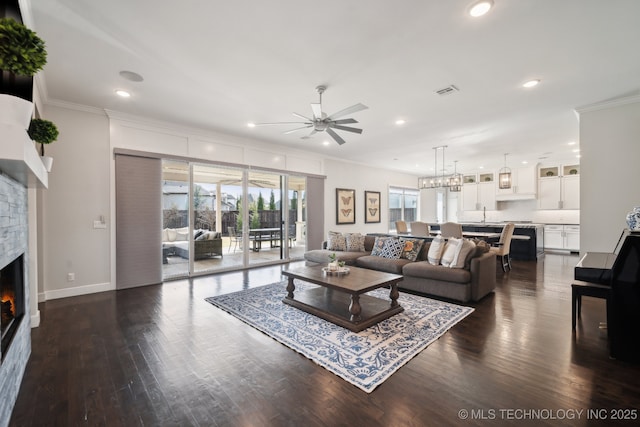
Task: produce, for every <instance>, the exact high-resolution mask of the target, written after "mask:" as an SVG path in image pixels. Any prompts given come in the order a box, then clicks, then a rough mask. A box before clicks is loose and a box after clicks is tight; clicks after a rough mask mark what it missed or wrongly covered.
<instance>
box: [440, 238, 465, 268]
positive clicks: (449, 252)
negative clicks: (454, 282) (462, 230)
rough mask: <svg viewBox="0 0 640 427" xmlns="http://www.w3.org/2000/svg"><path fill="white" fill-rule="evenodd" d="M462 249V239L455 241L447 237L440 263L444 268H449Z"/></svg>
mask: <svg viewBox="0 0 640 427" xmlns="http://www.w3.org/2000/svg"><path fill="white" fill-rule="evenodd" d="M461 248H462V239H456V238H455V237H449V239H448V240H447V244H446V245H445V247H444V253H443V254H442V259H441V260H440V263H441V264H442V265H444V266H445V267H449V266H451V263H452V262H453V260H454V259H456V258H457V256H458V254H459V253H460V249H461Z"/></svg>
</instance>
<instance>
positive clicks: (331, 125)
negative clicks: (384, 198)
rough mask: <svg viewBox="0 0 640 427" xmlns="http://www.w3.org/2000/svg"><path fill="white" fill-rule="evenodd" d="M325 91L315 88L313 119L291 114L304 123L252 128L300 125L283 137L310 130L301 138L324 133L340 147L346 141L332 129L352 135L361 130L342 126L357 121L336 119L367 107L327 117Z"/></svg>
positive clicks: (354, 106)
mask: <svg viewBox="0 0 640 427" xmlns="http://www.w3.org/2000/svg"><path fill="white" fill-rule="evenodd" d="M325 90H327V87H326V86H322V85H320V86H317V87H316V92H318V95H319V97H320V100H319V102H317V103H311V112H312V113H313V118H311V117H307V116H304V115H302V114H299V113H293V115H294V116H295V117H297V118H299V119H302V120H304V121H303V122H276V123H255V124H254V126H266V125H283V124H300V125H302V126H299V127H297V128H294V129H290V130H287V131H285V132H284V134H285V135H286V134H290V133H293V132H297V131H299V130H303V129H311V133H309V134H308V135H307V136H303V137H302V138H303V139H306V138H309V137H310V136H312V135H314V134H315V133H318V132H326V133H328V134H329V136H331V138H333V139H334V140H335V141H336V142H337V143H338V144H340V145H342V144H344V143H345V142H346V141H345V140H344V139H343V138H342V137H341V136H340V135H338V134H337V133H336V131H335V130H334V129H337V130H342V131H346V132H353V133H362V129H359V128H354V127H351V126H344V125H346V124H353V123H358V121H357V120H355V119H352V118H347V119H340V120H338V119H339V118H340V117H344V116H346V115H349V114H352V113H357V112H358V111H362V110H366V109H367V108H369V107H367V106H366V105H364V104H360V103H358V104H355V105H352V106H351V107H347V108H345V109H343V110H340V111H338V112H336V113H333V114H331V115H330V116H327V113H325V112H324V111H322V94H323V93H324V91H325Z"/></svg>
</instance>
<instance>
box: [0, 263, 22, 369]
mask: <svg viewBox="0 0 640 427" xmlns="http://www.w3.org/2000/svg"><path fill="white" fill-rule="evenodd" d="M23 258H24V255H20V256H19V257H18V258H16V259H15V260H13V261H11V262H10V263H9V264H7V266H5V267H4V268H3V269H2V270H0V303H1V306H2V321H1V322H0V325H1V328H0V330H1V331H2V357H3V358H4V355H5V354H6V351H7V349H8V348H9V345H10V344H11V338H13V335H14V334H15V331H16V330H17V329H18V325H19V324H20V320H22V317H23V316H24V310H25V307H24V281H23V277H24V271H23V270H24V261H23Z"/></svg>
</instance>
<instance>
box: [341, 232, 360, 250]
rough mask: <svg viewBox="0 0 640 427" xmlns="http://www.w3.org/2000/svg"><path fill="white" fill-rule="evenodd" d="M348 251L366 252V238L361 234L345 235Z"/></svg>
mask: <svg viewBox="0 0 640 427" xmlns="http://www.w3.org/2000/svg"><path fill="white" fill-rule="evenodd" d="M344 235H345V238H346V241H347V245H346V246H347V249H346V250H347V251H351V252H364V236H363V235H362V234H360V233H345V234H344Z"/></svg>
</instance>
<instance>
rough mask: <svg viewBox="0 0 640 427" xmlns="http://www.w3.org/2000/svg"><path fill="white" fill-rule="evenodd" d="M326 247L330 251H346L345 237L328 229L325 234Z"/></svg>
mask: <svg viewBox="0 0 640 427" xmlns="http://www.w3.org/2000/svg"><path fill="white" fill-rule="evenodd" d="M327 249H328V250H330V251H346V250H347V239H345V237H344V236H343V235H342V233H336V232H335V231H330V232H329V233H328V235H327Z"/></svg>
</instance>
